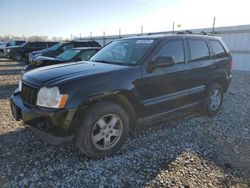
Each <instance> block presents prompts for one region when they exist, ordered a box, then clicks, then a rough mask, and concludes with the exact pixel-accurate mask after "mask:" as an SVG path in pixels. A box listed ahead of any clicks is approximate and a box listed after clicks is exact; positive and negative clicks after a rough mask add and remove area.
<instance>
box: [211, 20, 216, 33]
mask: <svg viewBox="0 0 250 188" xmlns="http://www.w3.org/2000/svg"><path fill="white" fill-rule="evenodd" d="M215 21H216V17H214V21H213V28H212V34H214V33H215V30H214V28H215Z"/></svg>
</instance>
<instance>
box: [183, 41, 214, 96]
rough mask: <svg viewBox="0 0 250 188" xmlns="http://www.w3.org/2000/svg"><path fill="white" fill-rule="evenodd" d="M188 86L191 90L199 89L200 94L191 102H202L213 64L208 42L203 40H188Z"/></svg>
mask: <svg viewBox="0 0 250 188" xmlns="http://www.w3.org/2000/svg"><path fill="white" fill-rule="evenodd" d="M187 44H188V49H189V64H190V68H191V69H190V77H189V80H190V84H191V86H192V87H193V88H201V90H202V92H200V93H197V94H196V95H194V96H193V97H194V98H193V100H202V99H204V97H205V94H206V89H207V88H208V84H209V80H210V76H211V73H212V72H213V71H214V70H215V64H214V62H213V60H212V57H211V51H210V49H209V46H208V40H206V39H204V38H191V37H190V38H188V39H187Z"/></svg>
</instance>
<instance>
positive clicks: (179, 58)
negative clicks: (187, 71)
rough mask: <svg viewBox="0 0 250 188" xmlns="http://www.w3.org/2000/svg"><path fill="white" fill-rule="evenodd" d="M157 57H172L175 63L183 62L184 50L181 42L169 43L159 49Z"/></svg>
mask: <svg viewBox="0 0 250 188" xmlns="http://www.w3.org/2000/svg"><path fill="white" fill-rule="evenodd" d="M157 56H172V57H174V60H175V63H183V62H184V48H183V42H182V41H181V40H175V41H169V42H167V44H165V46H163V47H162V48H161V50H160V51H159V53H158V54H157Z"/></svg>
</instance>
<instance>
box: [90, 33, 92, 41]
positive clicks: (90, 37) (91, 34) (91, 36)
mask: <svg viewBox="0 0 250 188" xmlns="http://www.w3.org/2000/svg"><path fill="white" fill-rule="evenodd" d="M90 39H91V40H92V31H90Z"/></svg>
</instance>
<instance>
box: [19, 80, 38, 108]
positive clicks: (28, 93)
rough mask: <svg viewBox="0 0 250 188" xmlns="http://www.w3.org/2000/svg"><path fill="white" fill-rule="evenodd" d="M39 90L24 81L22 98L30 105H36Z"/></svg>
mask: <svg viewBox="0 0 250 188" xmlns="http://www.w3.org/2000/svg"><path fill="white" fill-rule="evenodd" d="M37 94H38V90H37V89H36V88H34V87H32V86H30V85H27V84H25V83H22V90H21V98H22V100H23V101H24V102H25V103H27V104H30V105H36V99H37Z"/></svg>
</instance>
